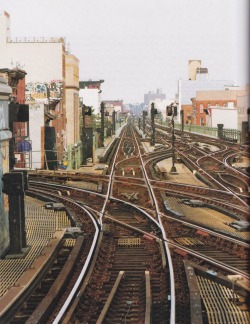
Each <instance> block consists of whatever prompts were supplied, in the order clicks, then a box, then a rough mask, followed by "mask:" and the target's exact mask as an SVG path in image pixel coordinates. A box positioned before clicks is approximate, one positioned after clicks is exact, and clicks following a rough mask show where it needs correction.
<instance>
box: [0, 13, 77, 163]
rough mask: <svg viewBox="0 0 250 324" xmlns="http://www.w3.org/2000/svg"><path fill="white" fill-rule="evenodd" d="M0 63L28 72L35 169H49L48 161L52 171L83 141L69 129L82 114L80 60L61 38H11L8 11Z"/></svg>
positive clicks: (1, 20) (0, 24)
mask: <svg viewBox="0 0 250 324" xmlns="http://www.w3.org/2000/svg"><path fill="white" fill-rule="evenodd" d="M0 62H1V64H2V65H3V66H4V67H10V68H11V67H12V66H18V67H22V66H25V71H26V72H27V76H26V89H25V90H26V91H25V94H26V98H25V103H26V104H29V107H30V123H29V124H30V140H31V142H32V168H33V169H40V168H48V166H49V164H48V160H50V161H51V166H50V167H49V168H52V169H53V168H56V166H57V165H58V163H59V161H61V160H63V158H64V156H65V154H67V147H68V146H69V145H70V144H71V142H75V141H77V140H78V138H79V135H78V134H76V133H74V131H72V130H71V125H72V124H71V125H70V126H68V127H69V129H67V126H66V123H67V117H69V114H70V116H71V113H74V114H78V113H79V109H78V107H79V102H78V83H79V77H78V75H79V73H78V63H79V62H78V59H77V58H75V57H74V56H73V55H71V54H70V53H69V52H68V51H67V49H66V40H65V39H64V38H61V37H50V38H43V37H33V38H26V37H23V38H14V37H11V32H10V16H9V14H8V13H6V12H4V13H3V14H1V15H0ZM68 83H69V84H68ZM67 111H69V112H70V113H69V114H67ZM75 119H79V118H78V116H75ZM72 128H73V125H72ZM68 131H69V138H67V133H68ZM72 132H73V133H74V134H72Z"/></svg>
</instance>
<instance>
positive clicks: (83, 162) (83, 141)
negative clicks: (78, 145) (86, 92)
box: [82, 105, 87, 165]
mask: <svg viewBox="0 0 250 324" xmlns="http://www.w3.org/2000/svg"><path fill="white" fill-rule="evenodd" d="M85 108H86V106H85V105H82V165H86V164H87V152H86V151H87V150H86V148H87V143H86V129H85V128H86V124H85Z"/></svg>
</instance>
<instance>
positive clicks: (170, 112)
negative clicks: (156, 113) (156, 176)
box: [167, 103, 177, 174]
mask: <svg viewBox="0 0 250 324" xmlns="http://www.w3.org/2000/svg"><path fill="white" fill-rule="evenodd" d="M167 116H169V117H172V119H171V125H172V167H171V170H170V172H169V173H172V174H177V169H176V167H175V164H174V163H175V134H174V117H175V116H177V106H176V105H175V104H174V103H171V105H170V106H167Z"/></svg>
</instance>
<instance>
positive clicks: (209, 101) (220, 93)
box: [194, 90, 247, 130]
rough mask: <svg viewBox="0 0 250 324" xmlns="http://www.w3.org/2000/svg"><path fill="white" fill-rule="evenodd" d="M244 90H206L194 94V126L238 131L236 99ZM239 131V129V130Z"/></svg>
mask: <svg viewBox="0 0 250 324" xmlns="http://www.w3.org/2000/svg"><path fill="white" fill-rule="evenodd" d="M246 94H247V91H246V90H210V91H209V90H208V91H197V92H196V103H195V109H194V113H195V115H196V123H195V124H196V125H201V126H208V127H217V123H218V124H224V127H225V128H234V129H238V117H237V116H238V97H239V96H243V95H246ZM239 130H240V129H239Z"/></svg>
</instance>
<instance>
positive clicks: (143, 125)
mask: <svg viewBox="0 0 250 324" xmlns="http://www.w3.org/2000/svg"><path fill="white" fill-rule="evenodd" d="M147 115H148V112H147V111H145V110H144V111H143V112H142V128H143V134H145V131H146V116H147Z"/></svg>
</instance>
